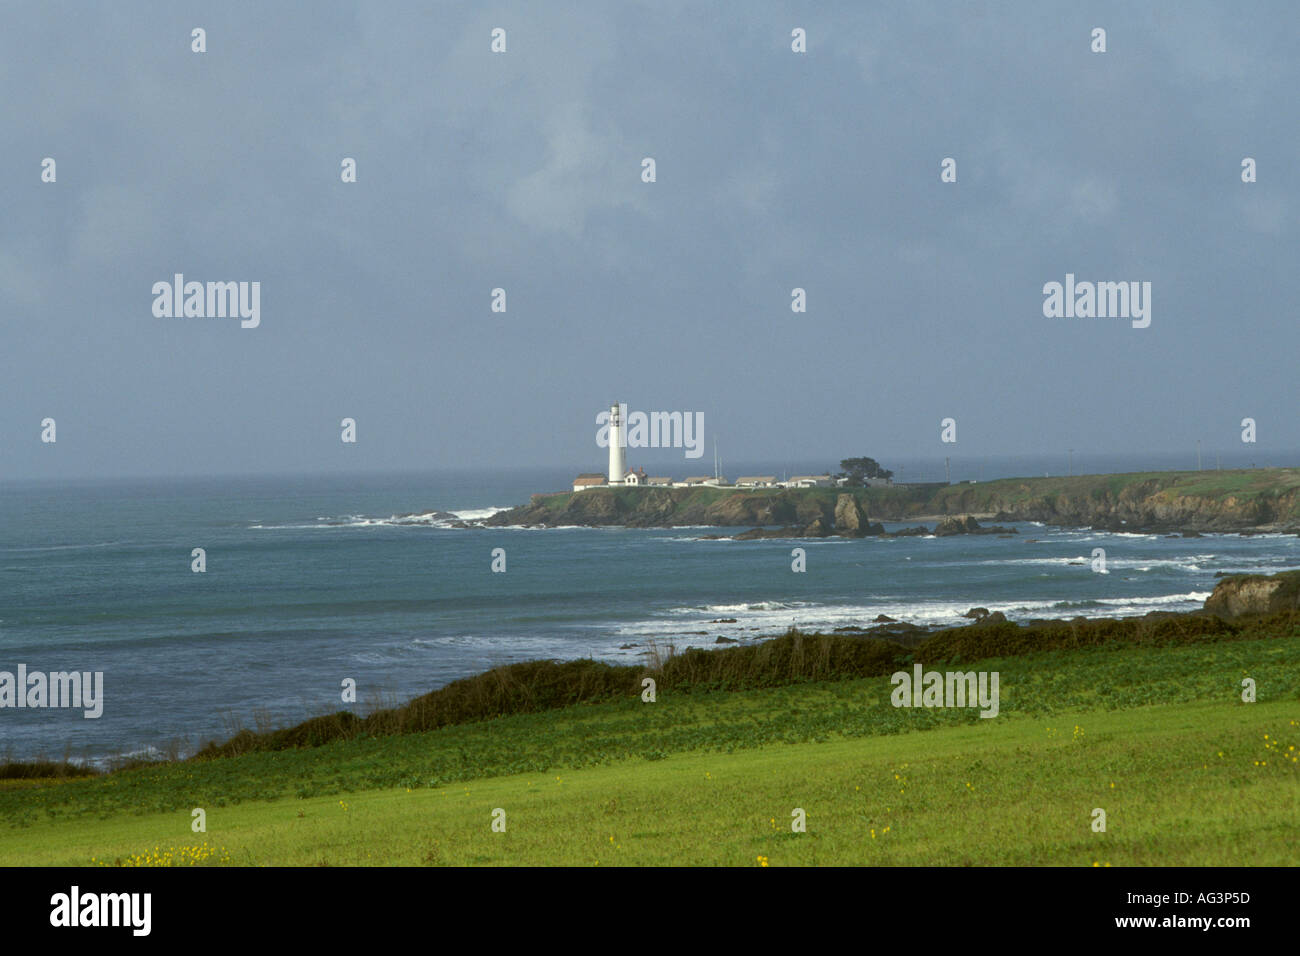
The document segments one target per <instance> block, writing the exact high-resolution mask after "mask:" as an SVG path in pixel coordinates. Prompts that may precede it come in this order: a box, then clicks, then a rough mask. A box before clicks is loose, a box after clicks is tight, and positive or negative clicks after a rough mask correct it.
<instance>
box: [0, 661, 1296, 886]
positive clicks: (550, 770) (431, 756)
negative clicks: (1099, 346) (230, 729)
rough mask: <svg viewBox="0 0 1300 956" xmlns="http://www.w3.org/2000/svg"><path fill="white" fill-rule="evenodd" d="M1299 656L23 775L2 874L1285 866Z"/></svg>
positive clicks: (1016, 670)
mask: <svg viewBox="0 0 1300 956" xmlns="http://www.w3.org/2000/svg"><path fill="white" fill-rule="evenodd" d="M1296 660H1300V637H1296V636H1288V637H1279V638H1273V639H1261V640H1238V641H1232V642H1226V643H1199V644H1192V645H1188V646H1178V647H1151V646H1141V645H1136V646H1134V645H1127V646H1122V645H1107V646H1101V647H1088V648H1079V649H1071V650H1060V651H1051V652H1045V653H1036V654H1030V655H1026V656H1020V657H1012V658H1003V659H998V660H988V661H981V662H980V663H979V664H969V663H966V664H962V665H960V669H979V670H997V671H999V672H1000V674H1001V716H999V717H997V718H995V719H980V718H978V717H977V716H976V715H975V712H974V711H969V710H956V709H946V710H945V709H928V710H911V709H905V708H894V707H892V706H890V704H889V691H890V690H891V687H890V684H889V681H888V678H886V677H872V678H864V679H859V680H841V681H833V682H824V683H805V684H795V685H792V686H787V687H776V688H765V689H754V690H744V691H713V692H707V693H699V692H694V693H676V692H673V693H662V694H660V696H659V699H658V700H657V701H656V702H655V703H642V702H641V701H640V700H639V699H638V698H633V699H628V700H616V701H609V702H603V703H596V704H586V705H580V706H575V707H569V708H565V709H562V710H555V711H547V712H542V713H531V714H517V715H513V716H509V717H502V718H499V719H496V720H490V721H479V722H475V723H468V724H462V725H455V726H448V727H443V728H441V729H439V730H435V731H430V732H426V733H419V734H408V735H400V736H392V737H370V738H360V739H354V740H340V741H335V742H333V743H330V744H327V745H324V746H321V747H316V748H309V749H296V750H285V751H273V752H256V753H249V754H245V755H242V756H239V757H229V758H222V759H216V760H207V761H188V762H183V763H174V764H165V765H160V766H153V767H145V768H139V769H134V770H128V771H120V772H118V773H115V774H110V775H107V776H102V777H96V778H89V779H71V780H63V781H54V782H50V781H45V782H36V783H33V782H30V781H19V782H14V783H11V784H8V785H6V786H4V787H3V789H0V863H3V864H7V865H55V864H57V865H91V864H94V863H100V862H106V863H109V864H112V863H114V862H119V861H120V862H122V863H128V864H129V863H146V864H158V863H162V864H168V863H170V864H186V863H199V864H209V865H210V864H222V863H226V864H234V865H364V864H406V865H428V864H450V865H465V864H509V865H557V864H573V865H597V864H598V865H601V866H608V865H627V864H636V865H647V864H649V865H660V864H663V865H669V864H673V865H680V864H716V865H762V863H763V862H767V863H769V864H770V865H772V866H777V865H807V864H849V865H856V864H904V865H907V864H940V865H964V864H976V865H987V864H1061V865H1093V864H1101V865H1105V864H1112V865H1135V864H1136V865H1167V864H1182V865H1214V864H1218V865H1237V864H1243V865H1245V864H1249V865H1254V864H1280V865H1294V864H1296V863H1300V847H1298V846H1297V839H1296V836H1295V834H1296V833H1297V830H1298V829H1300V763H1298V762H1297V759H1298V758H1297V755H1300V668H1297V667H1296V666H1295V664H1294V662H1295V661H1296ZM1243 676H1250V677H1252V678H1253V679H1254V680H1256V681H1257V684H1258V688H1259V702H1257V703H1251V704H1246V703H1243V702H1241V699H1240V681H1241V679H1242V677H1243ZM194 807H202V808H203V809H204V810H205V811H206V814H207V832H206V833H202V834H197V833H193V832H192V831H191V829H190V821H191V815H190V811H191V809H192V808H194ZM497 808H500V809H501V810H504V811H505V832H494V831H493V829H492V813H493V811H494V810H495V809H497ZM796 808H801V809H802V810H804V811H805V812H806V815H807V832H804V833H795V832H792V830H791V821H792V816H791V814H792V811H794V810H795V809H796ZM1094 808H1101V809H1103V810H1105V811H1106V815H1107V831H1106V832H1105V833H1094V832H1093V830H1092V819H1093V818H1092V811H1093V810H1094ZM760 858H761V859H760Z"/></svg>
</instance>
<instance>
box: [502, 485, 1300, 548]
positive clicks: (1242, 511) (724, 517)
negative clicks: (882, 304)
mask: <svg viewBox="0 0 1300 956" xmlns="http://www.w3.org/2000/svg"><path fill="white" fill-rule="evenodd" d="M967 515H979V516H989V517H992V518H993V519H994V520H995V521H1039V522H1042V523H1044V524H1049V525H1057V526H1064V527H1090V528H1096V529H1099V530H1106V531H1143V532H1216V531H1217V532H1241V531H1252V530H1278V531H1288V532H1295V533H1300V469H1297V468H1254V469H1243V470H1231V471H1168V472H1135V473H1128V474H1113V475H1079V476H1075V477H1060V478H1001V479H997V480H995V481H987V482H979V483H974V482H971V483H963V484H954V485H944V486H940V487H938V488H936V487H934V486H932V485H931V486H910V487H909V486H907V485H892V486H885V487H872V488H782V489H748V488H746V489H731V488H716V487H704V488H609V487H595V488H590V489H587V490H584V491H577V492H557V493H555V494H538V495H533V497H532V500H531V501H530V502H529V503H528V504H526V505H520V506H519V507H516V508H511V509H509V510H507V511H501V512H498V513H497V514H495V515H492V516H491V517H490V518H487V519H484V520H483V521H482V522H479V523H478V524H479V525H481V526H486V527H508V526H520V525H523V526H528V527H543V528H545V527H563V526H575V525H580V526H611V525H613V526H621V527H628V528H671V527H683V526H689V525H709V526H718V527H749V528H771V527H786V528H796V529H809V528H811V529H813V532H812V533H813V534H814V535H816V534H819V533H828V534H845V533H847V534H849V535H851V536H861V535H862V534H871V533H878V532H876V531H875V529H874V528H872V527H871V524H872V523H875V522H881V521H913V520H919V519H922V518H943V517H962V516H967ZM864 529H865V530H864Z"/></svg>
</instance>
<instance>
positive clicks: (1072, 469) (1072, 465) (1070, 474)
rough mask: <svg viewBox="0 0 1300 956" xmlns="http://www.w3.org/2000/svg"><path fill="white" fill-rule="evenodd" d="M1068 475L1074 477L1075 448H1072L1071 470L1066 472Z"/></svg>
mask: <svg viewBox="0 0 1300 956" xmlns="http://www.w3.org/2000/svg"><path fill="white" fill-rule="evenodd" d="M1066 476H1067V477H1070V478H1073V477H1074V449H1073V448H1071V449H1070V470H1069V471H1067V472H1066Z"/></svg>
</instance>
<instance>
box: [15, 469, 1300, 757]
mask: <svg viewBox="0 0 1300 956" xmlns="http://www.w3.org/2000/svg"><path fill="white" fill-rule="evenodd" d="M750 467H751V468H754V469H762V468H763V467H764V466H763V465H761V464H760V465H755V466H750ZM767 471H768V473H770V471H771V466H770V465H769V466H768V468H767ZM750 473H761V472H758V471H751V472H750ZM570 477H571V476H570V475H569V474H568V473H567V472H563V473H561V472H519V473H513V474H505V475H502V474H499V473H491V474H488V473H484V474H464V473H459V474H452V473H444V474H428V475H403V476H387V477H373V476H367V477H358V476H346V477H315V478H307V477H303V478H260V479H252V478H245V479H229V480H216V479H201V480H199V479H185V480H180V479H177V480H157V481H147V482H146V481H114V482H70V483H69V482H65V483H59V484H57V485H53V484H47V483H37V482H21V483H9V484H3V485H0V671H10V672H13V671H16V669H17V666H18V665H19V664H25V665H26V666H27V668H28V670H29V672H30V671H43V672H50V671H63V670H77V671H92V672H93V671H100V672H103V675H104V707H103V715H102V716H101V717H100V718H98V719H85V718H84V717H82V716H81V712H80V711H68V710H53V709H46V710H30V709H22V710H19V709H12V708H6V709H0V759H5V758H8V759H31V758H34V757H38V756H44V757H48V758H55V759H57V758H62V757H65V756H67V757H71V758H73V759H79V760H89V761H102V760H104V759H105V758H107V757H109V756H110V755H116V754H138V753H151V752H154V751H156V750H159V749H162V750H165V749H167V747H168V746H169V745H170V744H172V743H173V742H179V744H180V746H181V748H182V750H184V749H188V748H193V747H194V746H196V745H199V744H201V743H203V742H206V741H207V740H211V739H221V738H224V737H225V736H228V735H229V733H230V732H231V730H232V727H233V726H234V724H235V721H238V722H239V723H241V724H242V725H243V726H255V722H256V721H257V720H259V719H260V720H262V721H269V722H270V723H273V724H279V725H282V724H286V723H290V722H294V721H298V720H301V719H304V718H306V717H309V716H312V715H314V714H319V713H324V712H329V711H333V710H338V709H342V708H344V707H345V706H346V705H344V704H343V703H342V701H341V697H340V688H341V683H342V681H343V680H344V679H346V678H352V679H354V680H355V681H356V683H357V688H358V694H359V698H360V700H359V703H358V704H357V705H355V706H356V707H357V709H359V710H361V711H364V710H366V709H368V708H370V707H372V706H377V705H379V704H381V703H392V702H397V701H402V700H406V699H408V698H410V697H413V696H416V695H418V694H421V693H425V692H427V691H429V690H431V689H433V688H436V687H439V686H442V685H444V684H446V683H448V682H450V681H452V680H455V679H456V678H459V677H464V676H467V675H470V674H474V673H477V672H479V671H482V670H484V669H487V668H489V667H492V666H494V665H497V664H502V663H507V662H511V661H521V660H527V659H536V658H558V659H572V658H578V657H594V658H597V659H600V660H606V661H611V662H636V661H637V660H639V659H640V655H642V654H644V653H645V652H646V649H647V646H648V643H649V642H651V641H653V642H655V643H656V644H658V645H660V646H667V645H673V646H675V647H677V648H679V649H680V648H683V647H688V646H713V645H714V643H715V641H716V640H717V638H718V636H720V635H722V636H726V637H729V638H733V639H737V640H742V641H745V640H754V639H756V638H758V637H760V636H769V635H773V634H776V633H779V632H781V631H783V630H784V629H785V628H787V627H789V626H791V625H798V626H801V627H819V628H832V627H838V626H843V625H849V624H862V623H866V622H869V621H870V620H871V619H872V618H874V617H875V616H876V615H877V614H887V615H889V616H891V617H894V618H898V619H900V620H904V621H911V622H914V623H917V624H949V623H951V624H957V623H964V622H965V619H964V618H962V617H961V615H962V614H963V613H964V612H965V611H966V610H967V609H968V608H970V607H971V606H973V605H982V606H984V607H987V608H989V609H991V610H999V611H1002V612H1003V613H1005V614H1006V615H1007V616H1008V617H1010V618H1013V619H1025V618H1030V617H1068V616H1074V615H1078V614H1085V615H1089V616H1103V615H1104V616H1124V615H1131V614H1143V613H1146V612H1147V611H1150V610H1157V609H1158V610H1171V611H1181V610H1190V609H1193V608H1196V607H1199V606H1200V605H1201V603H1202V602H1203V601H1204V599H1205V597H1206V596H1207V595H1208V594H1209V593H1210V591H1211V590H1212V589H1213V587H1214V583H1215V572H1218V571H1223V572H1262V573H1272V572H1275V571H1279V570H1284V569H1288V568H1293V567H1297V566H1300V539H1297V538H1296V537H1294V536H1283V535H1266V536H1253V537H1240V536H1237V535H1211V536H1206V537H1203V538H1189V539H1183V538H1178V539H1172V538H1166V537H1162V536H1158V535H1135V534H1105V533H1096V532H1089V531H1076V530H1059V529H1053V528H1048V527H1044V526H1041V525H1036V524H1032V523H1022V524H1018V525H1017V526H1016V527H1017V530H1018V531H1019V535H1018V536H1017V537H1014V538H1007V539H1003V538H998V537H995V536H991V535H990V536H979V537H969V536H966V537H950V538H932V537H927V538H898V539H885V540H880V539H871V538H868V539H863V540H841V539H829V540H813V541H797V542H796V541H779V540H768V541H748V542H736V541H710V540H702V539H701V538H702V536H703V535H705V534H709V533H724V534H731V533H735V532H736V531H737V530H740V529H735V528H724V529H716V528H674V529H664V530H653V529H621V528H610V529H584V528H567V529H551V530H528V529H522V528H504V529H483V530H457V529H453V528H450V527H448V526H447V522H445V521H442V520H437V519H435V518H432V517H430V516H429V512H431V511H433V510H441V511H450V512H454V513H455V514H457V515H459V516H461V517H481V516H485V515H487V514H490V513H491V512H492V511H494V510H496V509H498V508H504V507H507V506H510V505H514V504H517V503H520V502H523V501H526V500H527V496H528V494H529V493H530V492H533V491H537V490H553V489H556V488H563V487H564V485H565V482H566V481H567V480H568V479H569V478H570ZM987 477H992V475H989V476H987ZM408 513H415V514H414V516H405V517H404V516H403V515H407V514H408ZM886 527H889V528H891V529H892V528H896V527H901V525H895V524H887V525H886ZM796 546H798V547H802V548H804V549H805V550H806V552H807V571H806V572H805V573H802V574H796V573H793V572H792V571H791V556H790V551H791V549H792V548H793V547H796ZM1097 547H1101V548H1105V549H1106V555H1107V565H1108V573H1106V574H1097V573H1094V572H1093V571H1092V569H1091V567H1090V561H1091V556H1092V549H1093V548H1097ZM194 548H204V549H205V550H206V559H207V570H206V572H205V573H202V574H198V573H194V572H192V571H191V560H192V559H191V551H192V549H194ZM495 548H504V549H505V553H506V572H505V573H504V574H501V573H493V572H492V571H491V564H492V551H493V549H495ZM730 619H734V621H733V620H730Z"/></svg>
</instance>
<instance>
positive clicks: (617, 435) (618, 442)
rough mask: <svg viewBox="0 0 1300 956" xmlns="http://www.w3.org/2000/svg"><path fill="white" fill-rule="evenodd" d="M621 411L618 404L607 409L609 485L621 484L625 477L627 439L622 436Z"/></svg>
mask: <svg viewBox="0 0 1300 956" xmlns="http://www.w3.org/2000/svg"><path fill="white" fill-rule="evenodd" d="M624 427H625V426H624V424H623V410H622V408H621V407H620V406H619V404H618V402H615V403H614V404H613V405H611V406H610V407H609V483H610V484H611V485H621V484H623V479H624V478H626V477H627V452H626V451H625V449H624V446H625V445H626V442H627V437H626V436H625V435H624V434H623V429H624Z"/></svg>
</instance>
